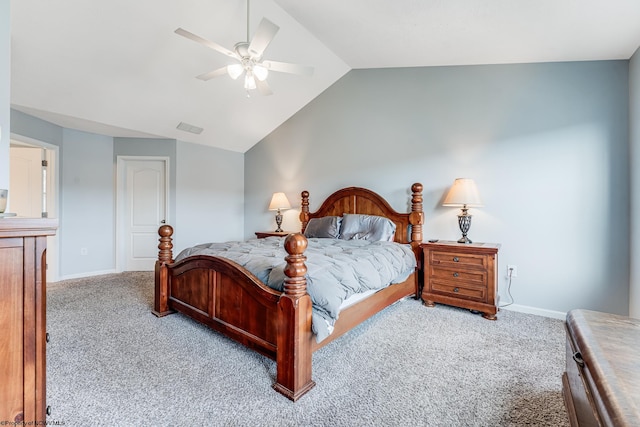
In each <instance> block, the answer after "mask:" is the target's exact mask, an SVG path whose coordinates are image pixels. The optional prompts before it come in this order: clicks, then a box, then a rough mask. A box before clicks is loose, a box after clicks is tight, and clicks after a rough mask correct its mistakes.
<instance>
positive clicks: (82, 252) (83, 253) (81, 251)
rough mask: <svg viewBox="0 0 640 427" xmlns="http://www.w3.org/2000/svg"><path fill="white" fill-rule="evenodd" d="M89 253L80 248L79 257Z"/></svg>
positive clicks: (85, 249)
mask: <svg viewBox="0 0 640 427" xmlns="http://www.w3.org/2000/svg"><path fill="white" fill-rule="evenodd" d="M88 253H89V251H88V250H87V248H80V255H87V254H88Z"/></svg>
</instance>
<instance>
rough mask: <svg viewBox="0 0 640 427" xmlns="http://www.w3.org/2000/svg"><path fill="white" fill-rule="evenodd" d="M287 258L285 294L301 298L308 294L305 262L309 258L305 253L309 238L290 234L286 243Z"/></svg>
mask: <svg viewBox="0 0 640 427" xmlns="http://www.w3.org/2000/svg"><path fill="white" fill-rule="evenodd" d="M284 248H285V250H286V251H287V254H288V255H287V256H286V257H285V258H284V259H285V261H287V266H286V267H285V269H284V274H285V276H286V277H285V279H284V293H285V294H286V295H291V296H292V297H297V298H299V297H301V296H303V295H304V294H306V293H307V279H305V277H304V276H305V275H306V274H307V266H306V265H305V264H304V262H305V261H306V260H307V257H306V256H304V251H305V250H306V249H307V238H306V237H304V236H303V235H302V234H299V233H296V234H289V235H288V236H287V237H286V239H285V241H284Z"/></svg>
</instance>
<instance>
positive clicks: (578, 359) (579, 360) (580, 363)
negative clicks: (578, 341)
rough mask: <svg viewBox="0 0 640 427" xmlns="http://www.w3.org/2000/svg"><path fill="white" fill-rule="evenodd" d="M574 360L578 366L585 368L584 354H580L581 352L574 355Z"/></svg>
mask: <svg viewBox="0 0 640 427" xmlns="http://www.w3.org/2000/svg"><path fill="white" fill-rule="evenodd" d="M573 360H574V361H575V362H576V363H577V364H578V366H580V367H581V368H584V359H583V358H582V354H580V352H579V351H576V352H575V353H573Z"/></svg>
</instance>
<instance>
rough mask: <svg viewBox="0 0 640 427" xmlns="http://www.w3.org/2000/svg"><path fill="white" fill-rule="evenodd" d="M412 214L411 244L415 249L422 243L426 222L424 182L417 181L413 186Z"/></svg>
mask: <svg viewBox="0 0 640 427" xmlns="http://www.w3.org/2000/svg"><path fill="white" fill-rule="evenodd" d="M411 191H412V194H411V214H409V223H410V224H411V246H412V247H413V249H414V250H415V249H416V248H417V247H420V243H422V224H424V213H423V212H422V184H420V183H419V182H416V183H415V184H413V185H412V186H411Z"/></svg>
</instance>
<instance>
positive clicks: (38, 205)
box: [7, 147, 44, 218]
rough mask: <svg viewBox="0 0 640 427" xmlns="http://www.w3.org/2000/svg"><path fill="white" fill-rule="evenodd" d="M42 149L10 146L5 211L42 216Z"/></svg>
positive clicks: (25, 215) (26, 215)
mask: <svg viewBox="0 0 640 427" xmlns="http://www.w3.org/2000/svg"><path fill="white" fill-rule="evenodd" d="M42 151H43V149H42V148H40V147H11V148H10V149H9V153H10V160H9V161H10V163H9V164H10V173H9V200H8V201H9V205H8V206H7V208H8V209H7V212H11V213H15V214H17V215H19V216H24V217H28V218H40V217H42V212H43V211H44V209H43V208H42V183H43V180H42Z"/></svg>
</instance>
